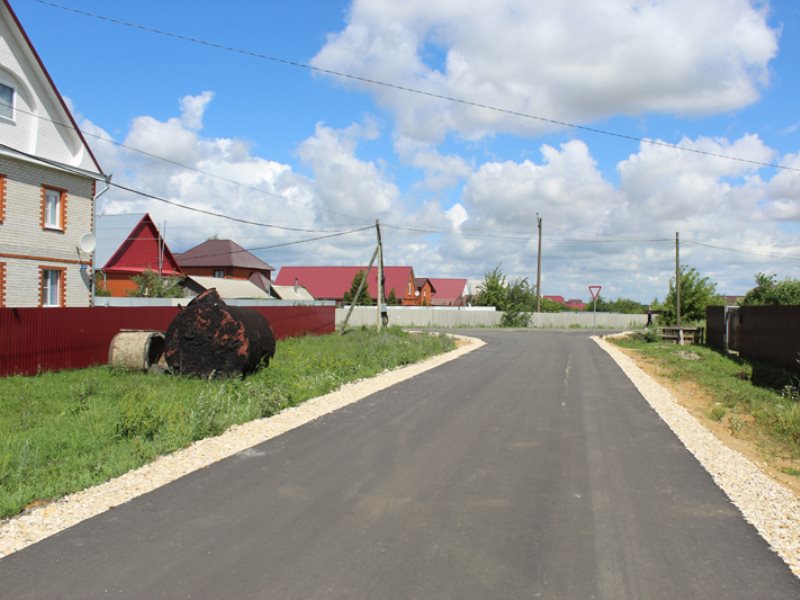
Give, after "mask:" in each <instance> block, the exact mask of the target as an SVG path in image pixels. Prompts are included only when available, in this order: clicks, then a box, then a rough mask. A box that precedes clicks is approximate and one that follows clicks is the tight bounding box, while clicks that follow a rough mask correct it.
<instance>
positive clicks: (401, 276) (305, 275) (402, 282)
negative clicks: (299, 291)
mask: <svg viewBox="0 0 800 600" xmlns="http://www.w3.org/2000/svg"><path fill="white" fill-rule="evenodd" d="M366 270H367V268H366V267H283V268H281V270H280V273H278V277H277V278H276V279H275V283H276V284H277V285H294V283H295V280H296V281H297V283H298V284H299V285H302V286H303V287H304V288H306V289H307V290H308V291H309V292H311V295H312V296H314V298H317V299H320V300H343V299H344V294H345V292H347V291H348V290H349V289H350V286H351V285H352V283H353V277H355V274H356V273H358V272H359V271H366ZM383 273H384V275H383V277H384V282H385V288H386V289H385V293H386V295H387V296H388V295H389V293H390V292H391V290H392V289H394V293H395V295H396V296H397V297H398V298H402V297H404V296H407V295H408V294H407V292H408V282H409V279H410V278H412V277H413V276H414V269H413V268H412V267H384V268H383ZM377 282H378V269H377V267H372V269H370V271H369V273H368V274H367V286H368V288H369V295H370V296H371V297H373V298H376V297H377V296H378V292H377V289H378V286H377Z"/></svg>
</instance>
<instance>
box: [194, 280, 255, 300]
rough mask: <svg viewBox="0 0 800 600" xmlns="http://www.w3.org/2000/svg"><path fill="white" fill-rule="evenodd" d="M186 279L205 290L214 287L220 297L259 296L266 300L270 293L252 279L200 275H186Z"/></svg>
mask: <svg viewBox="0 0 800 600" xmlns="http://www.w3.org/2000/svg"><path fill="white" fill-rule="evenodd" d="M186 279H188V280H190V281H193V282H194V283H196V284H197V285H199V286H200V287H202V288H203V289H206V290H210V289H211V288H215V289H216V290H217V293H218V294H219V295H220V298H223V299H231V298H259V299H264V300H267V299H269V298H270V295H269V294H268V293H267V292H265V291H264V290H262V289H261V288H259V287H258V286H257V285H256V284H255V283H253V282H252V281H247V280H246V279H222V278H221V277H200V276H199V275H188V276H187V277H186Z"/></svg>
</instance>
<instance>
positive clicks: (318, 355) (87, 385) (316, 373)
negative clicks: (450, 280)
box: [0, 328, 454, 518]
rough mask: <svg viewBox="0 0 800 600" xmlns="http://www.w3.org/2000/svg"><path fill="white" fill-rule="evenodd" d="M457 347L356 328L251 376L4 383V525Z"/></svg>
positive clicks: (87, 376)
mask: <svg viewBox="0 0 800 600" xmlns="http://www.w3.org/2000/svg"><path fill="white" fill-rule="evenodd" d="M453 347H454V343H453V341H452V340H451V339H450V338H448V337H446V336H443V335H410V334H407V333H404V332H402V331H400V330H399V329H395V328H390V329H385V330H384V331H383V332H382V333H380V334H378V333H377V332H376V331H375V330H374V329H372V330H354V331H351V332H350V333H348V334H347V335H344V336H341V335H339V334H338V333H337V334H333V335H329V336H323V337H304V338H292V339H287V340H282V341H280V342H278V346H277V351H276V355H275V357H274V358H273V360H272V362H271V363H270V365H269V367H268V368H266V369H261V370H260V371H258V372H257V373H255V374H253V375H251V376H250V377H247V378H244V379H241V378H230V379H223V380H214V381H206V380H198V379H190V378H186V377H173V376H169V375H148V374H145V373H137V372H130V371H127V370H121V369H114V368H110V367H94V368H90V369H82V370H76V371H62V372H60V373H43V374H41V375H38V376H36V377H8V378H5V379H0V518H1V517H8V516H10V515H14V514H17V513H19V512H20V511H22V510H23V509H24V508H25V507H26V506H27V505H28V504H30V503H31V502H33V501H37V500H49V499H53V498H58V497H61V496H63V495H65V494H68V493H71V492H74V491H78V490H81V489H84V488H86V487H88V486H91V485H94V484H97V483H101V482H103V481H106V480H108V479H110V478H112V477H116V476H118V475H121V474H122V473H125V472H126V471H129V470H131V469H133V468H136V467H139V466H141V465H143V464H145V463H147V462H149V461H151V460H152V459H154V458H155V457H157V456H159V455H161V454H165V453H168V452H171V451H173V450H176V449H179V448H182V447H185V446H187V445H189V444H190V443H191V442H193V441H195V440H199V439H202V438H205V437H209V436H213V435H217V434H219V433H222V432H223V431H224V430H225V429H227V428H228V427H230V426H231V425H234V424H237V423H243V422H246V421H250V420H253V419H257V418H261V417H268V416H271V415H274V414H275V413H277V412H279V411H281V410H282V409H284V408H286V407H289V406H293V405H296V404H300V403H301V402H303V401H305V400H308V399H309V398H313V397H315V396H319V395H321V394H325V393H327V392H330V391H332V390H334V389H336V388H338V387H339V386H341V385H342V384H344V383H346V382H350V381H354V380H357V379H362V378H365V377H370V376H373V375H375V374H377V373H379V372H381V371H383V370H384V369H390V368H393V367H398V366H401V365H405V364H410V363H413V362H417V361H419V360H421V359H423V358H426V357H428V356H431V355H434V354H439V353H441V352H444V351H447V350H450V349H452V348H453Z"/></svg>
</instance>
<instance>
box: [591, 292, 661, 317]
mask: <svg viewBox="0 0 800 600" xmlns="http://www.w3.org/2000/svg"><path fill="white" fill-rule="evenodd" d="M586 310H587V311H589V312H591V311H593V310H595V308H594V301H590V302H588V303H587V304H586ZM646 311H647V309H646V307H644V306H642V304H641V303H640V302H636V300H630V299H629V298H617V299H616V300H606V299H605V298H604V297H603V296H601V295H598V296H597V312H608V313H619V314H623V315H640V314H642V313H644V312H646Z"/></svg>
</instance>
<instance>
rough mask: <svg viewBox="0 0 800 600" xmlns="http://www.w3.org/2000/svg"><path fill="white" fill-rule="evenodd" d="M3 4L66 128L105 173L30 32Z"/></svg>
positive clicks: (7, 3) (7, 4) (92, 161)
mask: <svg viewBox="0 0 800 600" xmlns="http://www.w3.org/2000/svg"><path fill="white" fill-rule="evenodd" d="M2 6H3V7H5V9H6V10H7V11H8V14H9V16H10V17H11V20H12V21H13V23H14V25H15V26H16V29H17V32H18V34H19V38H20V41H21V42H22V44H21V46H22V47H23V51H26V52H27V53H28V54H29V59H32V60H31V61H30V62H31V63H32V64H34V65H36V66H38V67H39V69H40V73H41V76H42V78H43V79H44V80H45V82H46V85H47V86H49V88H50V90H51V92H52V94H53V99H54V100H55V103H54V104H55V105H56V107H57V110H60V111H61V112H62V113H63V115H62V116H63V117H66V119H67V120H68V121H69V123H70V125H72V127H71V128H69V129H66V131H67V132H68V135H75V136H77V139H78V141H79V142H80V144H81V145H82V146H83V148H85V149H86V153H87V155H88V156H89V158H90V159H91V163H92V165H93V166H94V168H96V169H97V173H98V174H100V175H103V174H104V173H103V169H102V168H101V167H100V163H98V162H97V158H96V157H95V155H94V153H93V152H92V149H91V147H90V146H89V144H88V143H86V138H84V137H83V133H82V132H81V130H80V128H79V127H78V124H77V122H76V121H75V118H74V117H73V116H72V112H71V111H70V110H69V107H68V106H67V103H66V102H65V101H64V98H63V96H61V93H60V92H59V91H58V88H57V87H56V84H55V82H54V81H53V78H52V77H51V76H50V73H49V72H48V71H47V68H46V67H45V66H44V62H42V58H41V57H40V56H39V53H38V52H36V48H34V47H33V43H32V42H31V39H30V38H29V37H28V34H27V32H26V31H25V28H24V27H23V26H22V23H20V20H19V18H17V15H16V13H15V12H14V9H12V8H11V4H10V3H9V2H8V0H2Z"/></svg>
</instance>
